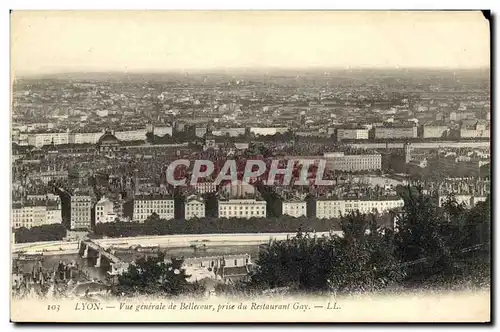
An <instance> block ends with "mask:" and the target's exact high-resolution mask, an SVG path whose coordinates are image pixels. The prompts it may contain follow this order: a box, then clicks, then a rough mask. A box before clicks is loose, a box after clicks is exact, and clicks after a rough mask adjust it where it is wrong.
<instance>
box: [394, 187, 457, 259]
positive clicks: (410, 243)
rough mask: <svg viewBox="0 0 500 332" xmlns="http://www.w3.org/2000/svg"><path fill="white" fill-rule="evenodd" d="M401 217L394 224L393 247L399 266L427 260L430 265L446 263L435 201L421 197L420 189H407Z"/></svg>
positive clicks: (447, 256)
mask: <svg viewBox="0 0 500 332" xmlns="http://www.w3.org/2000/svg"><path fill="white" fill-rule="evenodd" d="M402 196H403V200H404V206H403V213H401V214H400V215H399V216H398V217H397V220H396V237H395V240H396V245H397V247H398V251H399V255H400V258H401V260H402V261H403V262H410V261H414V260H418V259H420V258H428V260H429V262H430V265H434V264H436V263H439V264H441V265H444V264H446V262H449V256H450V250H449V247H448V246H447V241H446V238H445V236H443V232H442V225H443V223H444V215H443V214H442V213H441V211H440V210H439V208H438V206H437V204H436V202H435V199H434V198H433V197H431V196H428V195H424V194H423V193H422V188H416V191H415V190H414V188H413V187H410V186H408V187H407V191H406V193H405V194H403V195H402Z"/></svg>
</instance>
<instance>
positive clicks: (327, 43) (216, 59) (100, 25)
mask: <svg viewBox="0 0 500 332" xmlns="http://www.w3.org/2000/svg"><path fill="white" fill-rule="evenodd" d="M242 13H243V12H238V11H212V12H207V11H193V12H190V11H182V12H180V11H170V12H167V11H150V12H137V11H126V12H125V11H109V12H104V11H100V12H96V11H88V12H56V11H41V12H29V11H27V12H13V13H12V14H11V15H12V16H11V28H12V39H11V43H12V53H11V69H12V71H13V73H15V75H16V76H17V75H44V74H53V73H64V72H85V71H89V72H103V71H110V72H130V73H137V72H149V71H160V72H164V71H169V72H170V71H217V70H241V69H243V70H244V69H245V68H256V69H259V70H286V69H290V68H301V69H302V68H304V69H311V70H315V69H318V70H319V69H322V68H331V69H349V68H374V69H384V68H408V69H420V68H429V69H446V68H448V69H476V68H477V69H481V68H488V67H489V62H490V49H489V41H490V36H489V22H488V21H487V20H486V19H485V18H484V17H483V15H482V13H481V12H479V11H476V12H473V11H470V12H458V11H456V12H439V11H434V12H384V11H376V12H334V11H324V12H319V11H309V12H298V11H285V12H275V11H260V12H257V11H255V12H253V11H247V12H244V14H242ZM28 22H29V24H28ZM464 22H465V23H464ZM396 27H397V28H396ZM361 41H362V42H361ZM28 49H29V50H33V49H35V50H36V51H35V52H33V51H30V52H27V51H26V50H28Z"/></svg>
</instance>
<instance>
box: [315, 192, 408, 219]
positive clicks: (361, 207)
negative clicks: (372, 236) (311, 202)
mask: <svg viewBox="0 0 500 332" xmlns="http://www.w3.org/2000/svg"><path fill="white" fill-rule="evenodd" d="M403 205H404V201H403V200H402V199H401V198H397V197H394V198H384V199H373V200H364V199H363V200H360V199H356V200H351V199H346V200H344V199H324V198H321V199H318V200H316V217H317V218H319V219H324V218H339V217H340V216H342V215H346V214H349V213H351V212H355V211H359V212H360V213H385V212H388V211H390V210H392V209H395V208H398V207H402V206H403Z"/></svg>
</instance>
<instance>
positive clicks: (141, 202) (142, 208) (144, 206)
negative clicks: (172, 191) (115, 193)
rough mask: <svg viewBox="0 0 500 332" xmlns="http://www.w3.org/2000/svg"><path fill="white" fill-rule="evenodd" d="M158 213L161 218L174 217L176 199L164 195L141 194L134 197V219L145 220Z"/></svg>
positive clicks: (137, 220)
mask: <svg viewBox="0 0 500 332" xmlns="http://www.w3.org/2000/svg"><path fill="white" fill-rule="evenodd" d="M153 213H156V214H157V215H158V216H159V217H160V218H161V219H166V220H169V219H174V199H173V198H172V197H169V196H163V195H158V196H156V195H140V196H136V197H135V199H134V211H133V216H132V220H133V221H136V222H144V221H145V220H146V219H147V218H148V217H149V216H151V215H152V214H153Z"/></svg>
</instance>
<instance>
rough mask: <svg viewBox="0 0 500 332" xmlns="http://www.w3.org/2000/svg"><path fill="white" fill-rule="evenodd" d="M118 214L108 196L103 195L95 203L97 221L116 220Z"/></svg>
mask: <svg viewBox="0 0 500 332" xmlns="http://www.w3.org/2000/svg"><path fill="white" fill-rule="evenodd" d="M116 217H117V214H116V213H115V211H114V204H113V202H111V201H110V200H109V199H107V198H106V197H102V198H101V199H100V200H99V202H97V203H96V205H95V222H96V223H107V222H114V221H115V219H116Z"/></svg>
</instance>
